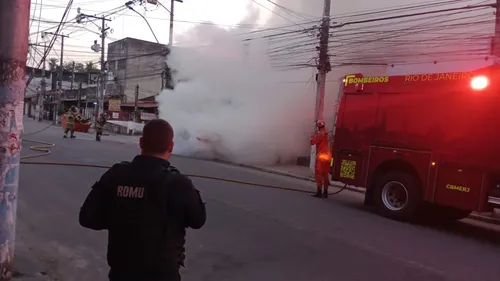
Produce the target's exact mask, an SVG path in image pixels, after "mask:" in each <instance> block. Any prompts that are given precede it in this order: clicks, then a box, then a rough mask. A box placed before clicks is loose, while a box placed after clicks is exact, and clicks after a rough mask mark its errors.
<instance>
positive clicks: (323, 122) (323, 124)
mask: <svg viewBox="0 0 500 281" xmlns="http://www.w3.org/2000/svg"><path fill="white" fill-rule="evenodd" d="M316 126H318V128H323V127H325V121H323V120H318V121H317V122H316Z"/></svg>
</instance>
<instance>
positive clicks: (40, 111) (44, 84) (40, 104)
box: [29, 43, 47, 121]
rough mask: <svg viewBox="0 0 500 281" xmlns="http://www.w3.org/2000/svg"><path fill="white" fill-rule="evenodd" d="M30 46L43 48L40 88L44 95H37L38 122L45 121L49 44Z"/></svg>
mask: <svg viewBox="0 0 500 281" xmlns="http://www.w3.org/2000/svg"><path fill="white" fill-rule="evenodd" d="M29 46H37V47H43V57H42V62H43V65H42V82H41V83H40V86H41V88H42V93H41V94H40V93H38V95H37V107H38V117H37V119H38V121H42V120H43V99H44V98H45V94H46V92H47V81H46V80H45V68H46V64H45V62H46V60H45V57H46V54H45V53H46V52H47V43H44V44H43V45H40V44H29Z"/></svg>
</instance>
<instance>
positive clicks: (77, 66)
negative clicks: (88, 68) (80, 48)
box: [64, 61, 85, 72]
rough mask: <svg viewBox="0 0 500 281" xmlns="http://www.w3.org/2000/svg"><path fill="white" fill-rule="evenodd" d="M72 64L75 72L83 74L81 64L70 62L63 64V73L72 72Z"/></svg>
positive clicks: (83, 68)
mask: <svg viewBox="0 0 500 281" xmlns="http://www.w3.org/2000/svg"><path fill="white" fill-rule="evenodd" d="M73 63H74V64H75V72H85V66H84V65H83V63H81V62H75V61H70V62H66V63H64V70H65V71H73Z"/></svg>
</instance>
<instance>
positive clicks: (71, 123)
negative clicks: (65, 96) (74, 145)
mask: <svg viewBox="0 0 500 281" xmlns="http://www.w3.org/2000/svg"><path fill="white" fill-rule="evenodd" d="M77 114H78V109H77V108H76V106H74V105H73V106H71V108H70V109H69V110H68V112H66V116H68V119H66V128H65V129H64V138H68V132H71V135H70V136H71V138H72V139H74V138H76V137H75V122H76V119H77Z"/></svg>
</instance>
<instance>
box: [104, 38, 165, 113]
mask: <svg viewBox="0 0 500 281" xmlns="http://www.w3.org/2000/svg"><path fill="white" fill-rule="evenodd" d="M167 54H168V47H167V46H166V45H163V44H158V43H154V42H148V41H144V40H139V39H135V38H125V39H122V40H118V41H115V42H113V43H110V44H108V57H107V69H108V73H109V74H110V75H111V76H113V78H112V79H111V80H112V81H107V83H106V96H107V97H109V99H120V100H121V101H122V103H123V104H130V103H132V104H133V103H135V100H136V97H137V99H138V100H144V99H146V98H149V97H152V96H154V95H157V94H158V93H159V92H160V91H161V90H162V88H163V87H164V82H163V81H164V79H163V77H164V76H165V74H164V72H165V69H166V56H167ZM137 86H138V95H136V90H137Z"/></svg>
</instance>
